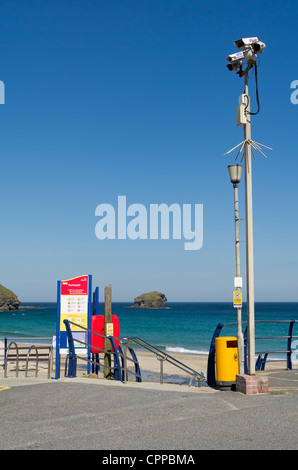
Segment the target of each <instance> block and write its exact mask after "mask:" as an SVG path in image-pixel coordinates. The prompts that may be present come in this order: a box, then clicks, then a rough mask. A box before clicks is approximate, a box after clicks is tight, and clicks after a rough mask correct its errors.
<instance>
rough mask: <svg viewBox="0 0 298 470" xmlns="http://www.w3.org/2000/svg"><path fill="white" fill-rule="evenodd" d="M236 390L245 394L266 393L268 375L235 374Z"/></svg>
mask: <svg viewBox="0 0 298 470" xmlns="http://www.w3.org/2000/svg"><path fill="white" fill-rule="evenodd" d="M236 392H241V393H244V394H245V395H257V394H258V393H268V377H266V376H264V375H246V374H242V375H236Z"/></svg>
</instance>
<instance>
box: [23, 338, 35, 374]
mask: <svg viewBox="0 0 298 470" xmlns="http://www.w3.org/2000/svg"><path fill="white" fill-rule="evenodd" d="M33 348H34V349H35V353H36V364H35V377H37V374H38V349H37V347H36V346H35V345H34V344H32V346H31V347H30V348H29V350H28V353H27V358H26V371H25V377H27V376H28V363H29V356H30V353H31V350H32V349H33Z"/></svg>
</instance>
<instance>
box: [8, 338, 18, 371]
mask: <svg viewBox="0 0 298 470" xmlns="http://www.w3.org/2000/svg"><path fill="white" fill-rule="evenodd" d="M13 344H14V345H15V348H16V351H17V353H16V355H17V359H16V377H18V376H19V348H18V345H17V343H15V342H14V341H12V342H11V343H9V345H8V348H7V350H6V353H5V360H4V377H5V378H7V359H8V352H9V349H10V346H12V345H13Z"/></svg>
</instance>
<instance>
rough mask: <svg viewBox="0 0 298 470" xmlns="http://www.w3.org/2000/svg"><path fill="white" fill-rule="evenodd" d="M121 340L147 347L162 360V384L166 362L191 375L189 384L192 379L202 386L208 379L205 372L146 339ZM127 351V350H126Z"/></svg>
mask: <svg viewBox="0 0 298 470" xmlns="http://www.w3.org/2000/svg"><path fill="white" fill-rule="evenodd" d="M120 342H121V344H122V345H123V346H124V347H128V346H129V344H131V343H133V344H135V345H137V346H138V347H140V348H143V349H146V350H147V351H149V352H151V353H152V354H155V355H156V359H157V360H158V361H159V362H160V372H159V380H160V384H163V383H164V368H163V365H164V362H168V363H169V364H172V365H173V366H175V367H177V368H178V369H180V370H182V371H183V372H184V373H187V374H188V375H189V376H190V382H189V386H190V385H191V383H192V381H193V380H195V381H196V385H197V386H200V385H201V383H202V382H204V381H205V380H206V379H205V377H204V374H203V372H200V373H199V372H197V371H195V370H194V369H192V368H191V367H189V366H188V365H186V364H184V363H183V362H180V361H178V359H176V358H174V357H173V356H171V355H170V354H168V353H165V352H164V351H161V350H160V349H158V348H156V347H155V346H153V345H152V344H149V343H147V342H146V341H144V340H142V339H141V338H138V337H134V338H120ZM124 351H125V350H124ZM124 361H125V359H124Z"/></svg>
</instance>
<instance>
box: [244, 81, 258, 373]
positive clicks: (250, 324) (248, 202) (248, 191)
mask: <svg viewBox="0 0 298 470" xmlns="http://www.w3.org/2000/svg"><path fill="white" fill-rule="evenodd" d="M244 77H245V89H244V93H245V95H246V96H247V100H248V103H247V107H246V111H247V115H246V116H247V123H246V124H245V125H244V140H245V141H246V144H245V211H246V282H247V346H248V374H249V375H254V374H255V306H254V264H253V217H252V167H251V146H250V145H249V144H248V143H247V141H248V140H251V122H250V119H251V118H250V114H248V113H249V112H250V97H249V95H248V72H246V73H245V74H244Z"/></svg>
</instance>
